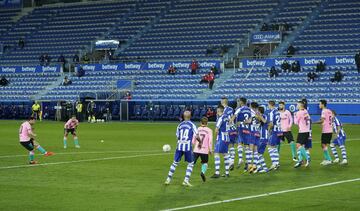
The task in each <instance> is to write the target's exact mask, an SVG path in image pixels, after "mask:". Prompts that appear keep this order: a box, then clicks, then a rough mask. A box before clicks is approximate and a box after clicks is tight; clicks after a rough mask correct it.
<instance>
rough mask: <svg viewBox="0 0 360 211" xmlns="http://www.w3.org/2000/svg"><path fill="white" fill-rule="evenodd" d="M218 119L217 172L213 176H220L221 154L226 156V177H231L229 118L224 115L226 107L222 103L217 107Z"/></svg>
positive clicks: (215, 155)
mask: <svg viewBox="0 0 360 211" xmlns="http://www.w3.org/2000/svg"><path fill="white" fill-rule="evenodd" d="M217 115H218V119H217V121H216V129H215V134H216V144H215V154H214V157H215V174H214V175H213V176H211V178H219V177H220V154H222V155H223V156H224V163H225V174H224V175H223V176H224V177H229V166H230V156H229V154H228V149H229V134H228V132H229V119H228V117H227V116H226V115H224V107H223V106H222V105H220V106H219V107H218V108H217Z"/></svg>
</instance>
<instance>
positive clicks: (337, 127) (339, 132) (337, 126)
mask: <svg viewBox="0 0 360 211" xmlns="http://www.w3.org/2000/svg"><path fill="white" fill-rule="evenodd" d="M332 112H333V116H334V123H333V127H334V132H335V134H336V136H335V137H336V138H335V139H334V140H333V142H332V143H331V144H330V147H331V151H332V153H333V155H334V157H335V160H334V161H333V162H334V163H339V161H340V160H339V155H338V153H337V151H336V146H337V147H339V148H340V150H341V155H342V159H343V160H342V161H341V163H340V165H346V164H347V163H348V162H347V156H346V149H345V140H346V134H345V132H344V129H343V127H342V124H341V122H340V120H339V119H338V118H337V117H336V113H335V111H332Z"/></svg>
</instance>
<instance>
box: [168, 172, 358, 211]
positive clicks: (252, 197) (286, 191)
mask: <svg viewBox="0 0 360 211" xmlns="http://www.w3.org/2000/svg"><path fill="white" fill-rule="evenodd" d="M357 181H360V178H355V179H349V180H341V181H337V182H330V183H324V184H320V185H313V186H307V187H302V188H294V189H288V190H282V191H275V192H270V193H263V194H259V195H252V196H244V197H239V198H233V199H227V200H221V201H213V202H207V203H202V204H194V205H189V206H184V207H175V208H169V209H164V210H162V211H174V210H185V209H192V208H198V207H205V206H210V205H215V204H223V203H229V202H234V201H242V200H247V199H255V198H261V197H267V196H272V195H279V194H284V193H289V192H297V191H302V190H309V189H315V188H321V187H328V186H333V185H339V184H344V183H350V182H357Z"/></svg>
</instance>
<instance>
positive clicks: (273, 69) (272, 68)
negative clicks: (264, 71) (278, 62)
mask: <svg viewBox="0 0 360 211" xmlns="http://www.w3.org/2000/svg"><path fill="white" fill-rule="evenodd" d="M269 76H270V78H272V77H278V76H279V73H278V71H277V70H276V68H275V67H274V66H272V67H271V69H270V71H269Z"/></svg>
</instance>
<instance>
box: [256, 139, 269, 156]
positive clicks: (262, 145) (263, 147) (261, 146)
mask: <svg viewBox="0 0 360 211" xmlns="http://www.w3.org/2000/svg"><path fill="white" fill-rule="evenodd" d="M267 144H268V140H267V139H265V138H261V139H260V140H259V144H258V153H260V154H262V155H263V154H264V153H265V150H266V146H267Z"/></svg>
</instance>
